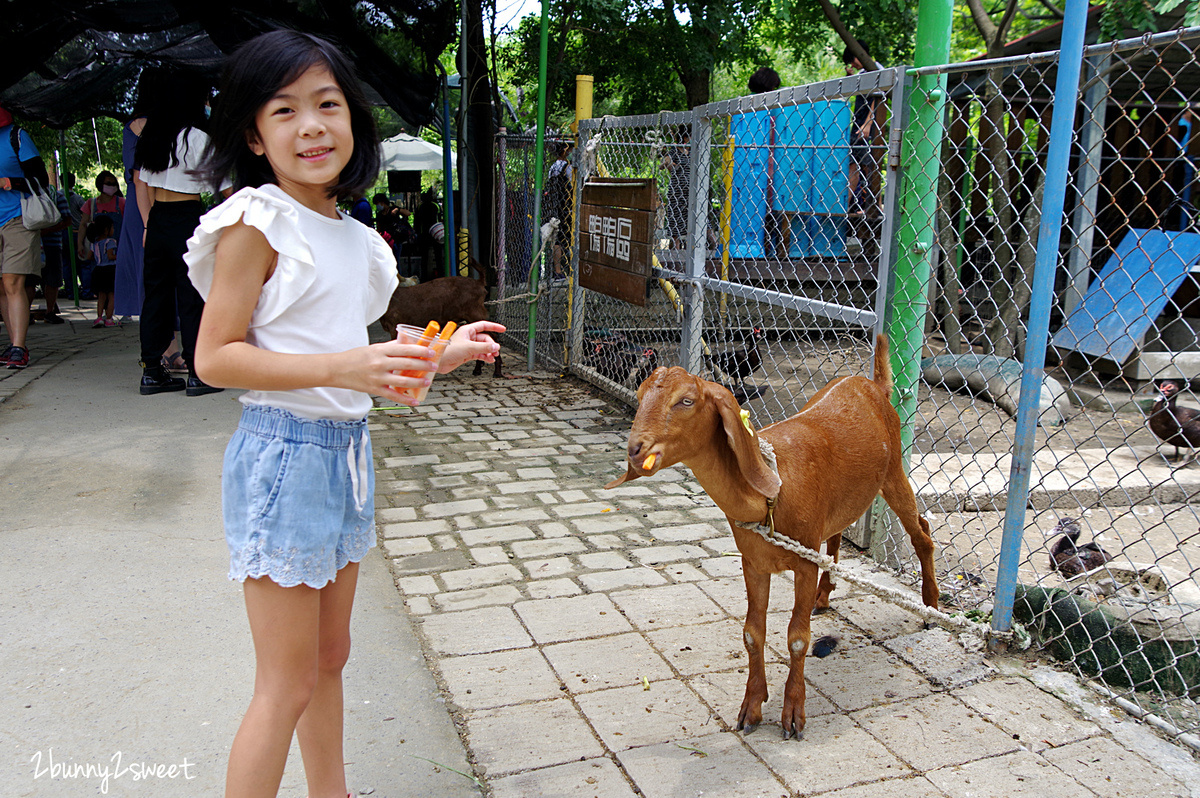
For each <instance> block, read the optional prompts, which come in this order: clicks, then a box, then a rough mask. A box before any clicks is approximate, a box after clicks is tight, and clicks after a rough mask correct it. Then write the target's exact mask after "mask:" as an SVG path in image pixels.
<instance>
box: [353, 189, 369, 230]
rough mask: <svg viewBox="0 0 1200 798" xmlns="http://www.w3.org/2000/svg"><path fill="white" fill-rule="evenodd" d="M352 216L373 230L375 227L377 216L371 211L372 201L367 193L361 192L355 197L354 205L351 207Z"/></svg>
mask: <svg viewBox="0 0 1200 798" xmlns="http://www.w3.org/2000/svg"><path fill="white" fill-rule="evenodd" d="M350 216H351V217H352V218H354V219H357V220H358V221H360V222H362V223H363V224H365V225H366V226H367V227H370V228H371V229H372V230H373V229H375V217H374V215H372V213H371V201H370V200H368V199H367V197H366V195H365V194H359V195H358V196H356V197H355V198H354V205H353V206H352V207H351V208H350Z"/></svg>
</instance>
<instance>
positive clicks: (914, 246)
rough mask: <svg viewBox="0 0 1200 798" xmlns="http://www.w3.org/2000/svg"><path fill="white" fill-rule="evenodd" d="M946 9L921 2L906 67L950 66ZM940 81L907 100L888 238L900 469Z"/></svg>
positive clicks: (932, 189)
mask: <svg viewBox="0 0 1200 798" xmlns="http://www.w3.org/2000/svg"><path fill="white" fill-rule="evenodd" d="M952 16H953V3H952V2H950V1H949V0H921V3H920V6H919V7H918V10H917V43H916V52H915V54H914V55H915V58H914V65H915V66H916V67H918V68H920V67H923V66H934V65H938V64H944V63H946V61H948V60H949V58H950V27H951V21H952ZM945 105H946V76H945V75H943V74H925V75H918V77H917V79H916V81H915V85H914V86H913V90H912V93H911V94H910V95H909V114H910V116H909V124H908V129H907V130H906V132H905V136H904V144H903V153H904V154H903V157H902V160H903V162H904V185H903V186H902V187H901V191H902V195H901V198H900V218H899V220H898V222H897V232H896V242H897V243H896V249H897V253H896V263H895V267H894V273H895V285H894V291H893V294H892V297H891V301H890V302H889V306H890V308H891V311H892V315H891V319H890V320H889V323H888V325H887V326H888V338H889V339H890V343H891V355H892V370H893V375H894V378H895V386H896V389H895V391H896V392H895V396H894V397H893V398H892V403H893V404H895V405H896V409H897V410H898V411H899V413H900V423H901V424H902V427H901V437H900V445H901V450H902V452H903V457H904V459H905V460H906V461H907V460H908V455H909V452H910V450H911V449H912V441H913V425H914V419H915V418H916V412H917V381H918V380H919V379H920V371H921V345H922V343H923V338H924V334H925V309H926V306H927V303H928V299H927V292H928V288H927V286H928V285H929V275H930V264H931V261H932V257H933V241H934V215H935V212H936V210H937V181H938V174H939V172H940V168H941V164H940V162H939V158H940V155H941V151H942V135H943V133H944V128H945V125H944V120H943V117H944V110H945Z"/></svg>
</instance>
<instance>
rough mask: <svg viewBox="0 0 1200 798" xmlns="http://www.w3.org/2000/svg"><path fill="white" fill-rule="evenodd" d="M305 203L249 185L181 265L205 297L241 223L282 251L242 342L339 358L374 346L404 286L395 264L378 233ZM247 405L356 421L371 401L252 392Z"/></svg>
mask: <svg viewBox="0 0 1200 798" xmlns="http://www.w3.org/2000/svg"><path fill="white" fill-rule="evenodd" d="M338 217H339V218H337V219H330V218H329V217H327V216H322V215H321V214H319V213H317V212H316V211H313V210H311V209H309V208H306V207H304V206H303V205H301V204H300V203H299V202H297V201H296V200H294V199H292V198H291V197H290V196H289V195H288V194H287V193H285V192H284V191H283V189H281V188H279V187H278V186H275V185H271V184H265V185H262V186H260V187H258V188H243V189H242V190H240V191H238V192H237V193H236V194H234V195H233V196H231V197H230V198H229V199H227V200H225V201H224V202H222V203H221V204H220V205H218V206H217V207H215V208H213V209H212V210H211V211H209V212H208V213H206V214H205V215H204V216H203V217H202V218H201V219H200V225H199V226H198V227H197V228H196V232H195V234H193V235H192V237H191V238H190V239H189V240H188V251H187V254H185V255H184V261H185V262H186V263H187V265H188V276H189V277H190V278H191V281H192V284H193V285H194V286H196V290H197V291H199V292H200V296H202V297H204V299H205V300H207V299H208V294H209V291H210V290H211V288H212V280H213V267H214V265H215V262H216V250H217V242H218V241H219V240H220V238H221V233H222V232H223V231H224V230H225V228H227V227H229V226H230V225H233V224H235V223H237V222H238V221H239V220H240V221H242V222H244V223H245V224H248V225H250V226H251V227H253V228H255V229H256V230H259V231H260V232H261V233H262V234H263V235H264V236H266V238H267V242H268V243H269V244H270V245H271V248H272V249H274V250H275V251H276V252H277V253H279V257H278V259H277V260H276V264H275V271H274V273H272V275H271V277H270V279H268V280H267V281H266V282H265V283H264V284H263V287H262V290H261V292H260V293H259V295H258V304H257V305H256V306H255V308H254V313H253V315H252V316H251V319H250V326H249V328H248V329H247V330H246V343H249V344H252V345H254V346H257V347H259V348H260V349H266V350H269V351H271V352H283V353H287V354H321V353H330V352H342V351H345V350H347V349H353V348H355V347H359V346H366V345H367V344H368V343H369V342H370V341H369V339H368V335H367V326H368V325H369V324H371V323H372V322H374V321H376V320H377V319H378V318H379V317H380V316H382V315H383V312H384V311H385V310H387V306H388V301H389V300H390V299H391V296H392V293H393V292H394V291H395V290H396V286H397V285H398V282H399V281H398V278H397V274H396V258H395V257H394V256H393V255H392V250H391V247H389V246H388V245H387V242H385V241H384V240H383V237H382V236H380V235H379V233H377V232H375V231H374V230H372V229H371V228H369V227H367V226H365V225H363V224H360V223H359V222H357V221H355V220H354V219H352V218H350V217H349V216H346V215H345V214H342V213H341V212H340V211H339V213H338ZM240 401H241V402H242V404H248V405H269V406H271V407H278V408H281V409H283V410H287V411H288V412H291V413H294V414H296V415H298V416H301V417H303V418H313V419H332V420H335V421H356V420H358V419H361V418H363V417H364V416H366V414H367V412H368V411H369V410H370V409H371V397H370V396H368V395H367V394H365V393H361V392H359V391H353V390H349V389H346V388H331V387H321V388H303V389H299V390H294V391H247V392H246V393H245V394H244V395H243V396H242V397H241V399H240Z"/></svg>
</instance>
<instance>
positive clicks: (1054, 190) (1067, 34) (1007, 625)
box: [992, 0, 1088, 632]
mask: <svg viewBox="0 0 1200 798" xmlns="http://www.w3.org/2000/svg"><path fill="white" fill-rule="evenodd" d="M1087 10H1088V0H1067V4H1066V13H1065V15H1064V18H1063V33H1062V45H1061V47H1060V50H1059V55H1058V81H1057V83H1056V84H1055V87H1054V116H1053V118H1052V119H1051V122H1050V148H1049V152H1048V154H1047V157H1046V190H1045V193H1044V194H1043V196H1042V223H1041V226H1040V227H1039V228H1038V242H1037V259H1036V261H1035V262H1034V268H1033V286H1032V296H1031V298H1030V304H1029V334H1028V335H1027V336H1026V338H1025V362H1024V363H1022V364H1021V399H1020V404H1019V405H1018V407H1017V433H1016V447H1015V449H1014V451H1013V461H1012V469H1011V470H1010V471H1009V477H1008V504H1007V506H1006V507H1005V509H1004V538H1003V540H1002V541H1001V543H1000V572H999V574H998V575H997V577H996V603H995V607H994V608H993V610H992V629H994V630H995V631H997V632H1007V631H1009V630H1010V629H1011V628H1012V609H1013V601H1014V600H1015V598H1016V593H1017V565H1018V564H1019V563H1020V560H1021V535H1022V533H1023V532H1024V530H1025V508H1026V507H1027V506H1028V504H1029V476H1030V467H1031V464H1032V463H1033V440H1034V433H1035V432H1036V431H1037V421H1038V397H1039V395H1040V394H1041V390H1042V377H1043V371H1044V369H1045V363H1046V340H1047V338H1048V337H1049V330H1050V307H1051V305H1052V304H1053V302H1054V273H1055V271H1056V270H1057V268H1058V246H1059V240H1060V238H1061V231H1062V224H1063V205H1064V202H1065V199H1066V193H1067V179H1068V174H1067V167H1068V165H1069V164H1068V162H1069V161H1070V157H1071V143H1072V141H1073V139H1074V135H1073V134H1074V128H1075V109H1076V107H1077V106H1078V105H1079V72H1080V66H1081V64H1082V63H1083V37H1084V32H1085V30H1086V28H1087Z"/></svg>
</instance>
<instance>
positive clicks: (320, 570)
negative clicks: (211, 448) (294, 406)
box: [221, 405, 375, 588]
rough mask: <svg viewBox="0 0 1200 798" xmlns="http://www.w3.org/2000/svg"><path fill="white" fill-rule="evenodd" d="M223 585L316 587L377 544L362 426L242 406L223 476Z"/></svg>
mask: <svg viewBox="0 0 1200 798" xmlns="http://www.w3.org/2000/svg"><path fill="white" fill-rule="evenodd" d="M221 505H222V514H223V516H224V520H225V541H226V542H227V543H228V544H229V578H230V579H236V580H237V581H239V582H242V581H245V580H246V579H257V578H259V577H264V576H265V577H267V578H268V579H270V580H271V581H272V582H275V583H276V584H278V585H280V586H281V587H295V586H296V585H300V584H304V585H308V586H309V587H313V588H322V587H324V586H325V585H326V584H328V583H329V582H331V581H333V580H334V579H336V578H337V572H338V571H340V570H341V569H342V568H344V567H345V566H346V564H347V563H350V562H358V561H360V560H361V559H362V558H363V557H365V556H366V554H367V551H368V550H369V549H370V548H371V547H372V546H373V545H375V467H374V461H373V460H372V459H371V436H370V435H369V434H368V433H367V423H366V420H365V419H363V420H361V421H324V420H321V421H314V420H312V419H307V418H301V417H299V416H296V415H293V414H292V413H289V412H287V411H286V410H280V409H279V408H276V407H264V406H256V405H247V406H246V408H245V409H244V410H243V411H242V418H241V421H240V422H239V423H238V428H237V431H236V432H234V434H233V437H232V438H231V439H230V440H229V446H227V447H226V449H225V467H224V470H223V472H222V474H221Z"/></svg>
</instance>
